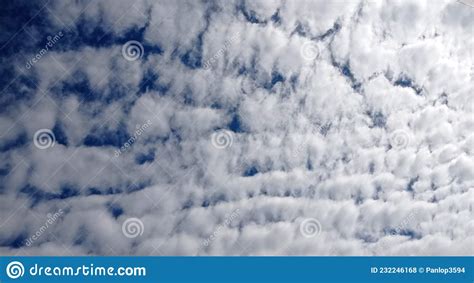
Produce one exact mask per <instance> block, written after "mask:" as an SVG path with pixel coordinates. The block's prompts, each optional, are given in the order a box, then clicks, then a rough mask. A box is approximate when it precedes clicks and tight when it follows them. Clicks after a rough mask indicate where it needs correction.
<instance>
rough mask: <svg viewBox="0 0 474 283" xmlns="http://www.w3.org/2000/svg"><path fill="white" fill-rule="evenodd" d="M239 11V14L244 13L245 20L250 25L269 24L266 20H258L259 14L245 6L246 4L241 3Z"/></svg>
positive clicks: (238, 7)
mask: <svg viewBox="0 0 474 283" xmlns="http://www.w3.org/2000/svg"><path fill="white" fill-rule="evenodd" d="M237 10H238V12H240V13H242V15H243V16H244V18H245V20H246V21H247V22H249V23H252V24H262V25H265V24H266V23H267V21H265V20H260V19H258V17H257V14H256V13H255V11H253V10H249V9H247V7H246V6H245V2H241V3H240V4H239V5H238V6H237Z"/></svg>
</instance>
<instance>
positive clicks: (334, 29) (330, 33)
mask: <svg viewBox="0 0 474 283" xmlns="http://www.w3.org/2000/svg"><path fill="white" fill-rule="evenodd" d="M340 30H341V24H340V23H339V22H337V21H336V22H335V23H334V25H333V26H332V27H331V28H330V29H328V30H327V31H326V32H325V33H323V34H321V35H319V36H317V37H316V39H317V40H325V39H326V38H328V37H330V36H333V35H335V34H336V33H338V32H339V31H340Z"/></svg>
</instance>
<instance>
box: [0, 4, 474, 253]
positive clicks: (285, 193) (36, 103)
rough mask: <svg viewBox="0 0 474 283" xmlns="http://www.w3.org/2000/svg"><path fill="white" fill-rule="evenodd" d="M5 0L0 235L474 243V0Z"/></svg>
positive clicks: (417, 248)
mask: <svg viewBox="0 0 474 283" xmlns="http://www.w3.org/2000/svg"><path fill="white" fill-rule="evenodd" d="M1 10H2V16H1V19H2V20H1V21H2V25H1V29H2V32H1V36H0V51H1V54H2V64H1V67H0V70H1V73H0V74H1V76H0V82H1V83H0V84H1V95H0V135H1V136H0V155H1V158H0V254H5V255H7V254H8V255H10V254H24V255H50V254H53V255H87V254H96V255H427V254H430V255H451V254H457V255H458V254H472V252H473V250H472V240H473V238H472V237H473V236H472V235H473V229H474V222H473V217H472V216H473V212H472V200H473V188H474V178H473V169H474V159H473V148H474V147H473V146H474V144H473V143H474V136H473V134H472V132H473V125H474V123H473V122H474V120H473V113H472V112H473V100H472V91H473V80H472V43H473V42H472V40H473V39H472V38H474V36H473V34H472V33H473V30H472V26H473V15H472V13H473V9H472V7H470V6H468V5H463V4H461V3H459V2H455V1H436V3H433V2H430V1H408V0H406V1H380V2H370V1H334V2H330V1H284V0H272V1H263V0H262V1H244V0H239V1H184V0H179V1H171V0H163V1H147V0H137V1H107V0H103V1H74V2H63V1H55V0H50V1H33V2H32V1H7V2H5V3H4V4H2V8H1ZM51 215H58V217H54V219H52V218H51Z"/></svg>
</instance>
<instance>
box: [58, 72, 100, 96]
mask: <svg viewBox="0 0 474 283" xmlns="http://www.w3.org/2000/svg"><path fill="white" fill-rule="evenodd" d="M52 91H53V93H55V94H56V95H58V96H64V95H70V94H72V95H75V96H77V97H78V99H79V101H84V102H91V101H94V100H97V99H99V98H100V95H99V94H98V93H96V92H95V91H94V90H93V88H92V87H91V85H90V84H89V80H88V78H87V76H86V75H85V74H84V73H82V72H80V71H77V72H75V73H74V74H73V75H71V76H70V77H69V80H65V81H62V82H61V83H58V84H57V85H55V86H54V87H53V88H52Z"/></svg>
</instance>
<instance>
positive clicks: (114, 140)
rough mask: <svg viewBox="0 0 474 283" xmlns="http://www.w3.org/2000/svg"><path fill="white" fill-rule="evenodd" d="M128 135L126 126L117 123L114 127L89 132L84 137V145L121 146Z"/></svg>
mask: <svg viewBox="0 0 474 283" xmlns="http://www.w3.org/2000/svg"><path fill="white" fill-rule="evenodd" d="M129 138H130V135H129V134H128V133H127V130H126V126H125V125H124V124H122V123H121V124H119V125H118V126H117V128H116V129H114V130H109V129H104V128H101V129H95V130H93V131H92V132H91V133H89V134H88V135H87V136H86V137H85V139H84V145H85V146H114V147H118V148H119V147H121V146H123V145H124V144H125V143H126V142H127V141H128V139H129Z"/></svg>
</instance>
